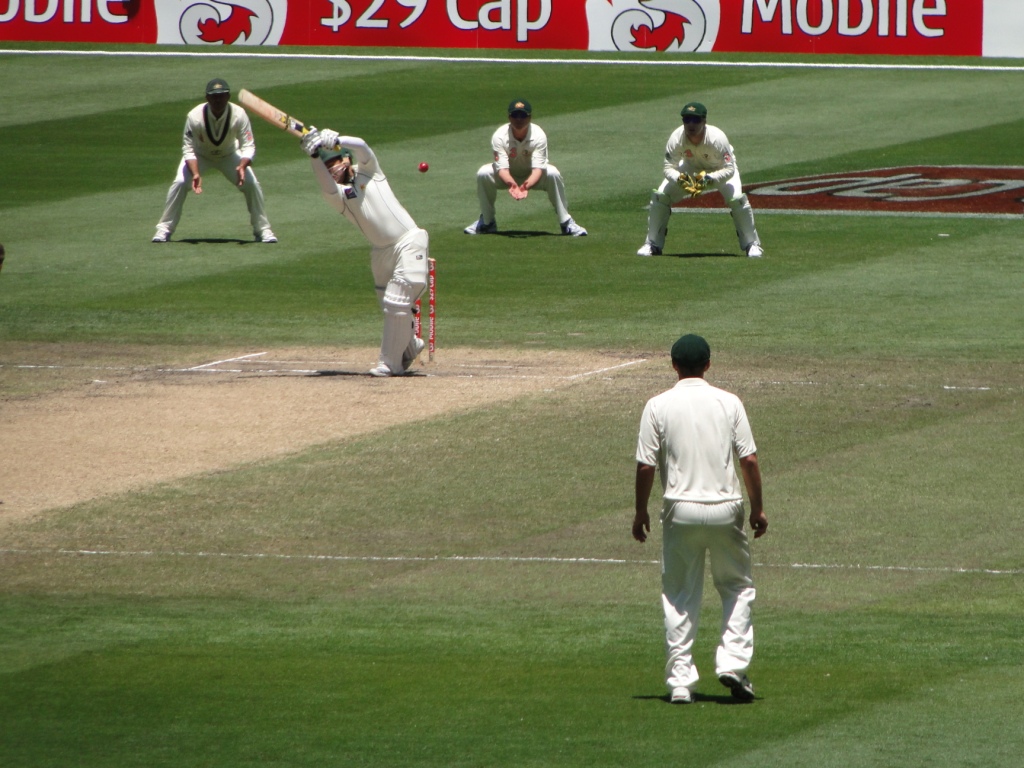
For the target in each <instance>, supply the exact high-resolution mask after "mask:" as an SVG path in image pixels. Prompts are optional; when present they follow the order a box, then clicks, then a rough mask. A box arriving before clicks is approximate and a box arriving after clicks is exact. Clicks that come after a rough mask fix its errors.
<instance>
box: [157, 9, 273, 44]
mask: <svg viewBox="0 0 1024 768" xmlns="http://www.w3.org/2000/svg"><path fill="white" fill-rule="evenodd" d="M154 6H155V8H156V20H157V40H156V41H157V43H161V44H165V43H166V44H185V45H277V44H278V43H279V42H280V40H281V34H282V33H283V32H284V25H285V18H286V16H287V14H288V0H162V2H159V3H154Z"/></svg>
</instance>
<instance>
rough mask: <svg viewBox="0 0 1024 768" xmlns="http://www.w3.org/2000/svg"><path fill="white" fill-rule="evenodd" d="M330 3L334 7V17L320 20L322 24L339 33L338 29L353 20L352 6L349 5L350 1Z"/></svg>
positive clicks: (343, 0)
mask: <svg viewBox="0 0 1024 768" xmlns="http://www.w3.org/2000/svg"><path fill="white" fill-rule="evenodd" d="M329 2H330V4H331V5H332V6H334V15H333V16H331V17H330V18H326V19H320V24H321V25H322V26H324V27H330V28H331V29H332V30H334V31H335V32H337V31H338V27H341V26H343V25H344V24H345V23H346V22H347V21H348V20H349V19H351V18H352V6H350V5H349V4H348V0H329Z"/></svg>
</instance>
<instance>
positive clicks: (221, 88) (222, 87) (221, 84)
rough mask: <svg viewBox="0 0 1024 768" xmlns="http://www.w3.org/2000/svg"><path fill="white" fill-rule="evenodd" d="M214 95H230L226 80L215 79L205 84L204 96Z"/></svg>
mask: <svg viewBox="0 0 1024 768" xmlns="http://www.w3.org/2000/svg"><path fill="white" fill-rule="evenodd" d="M215 93H231V88H230V87H229V86H228V82H227V80H223V79H222V78H219V77H215V78H213V80H211V81H210V82H208V83H207V84H206V95H207V96H213V95H214V94H215Z"/></svg>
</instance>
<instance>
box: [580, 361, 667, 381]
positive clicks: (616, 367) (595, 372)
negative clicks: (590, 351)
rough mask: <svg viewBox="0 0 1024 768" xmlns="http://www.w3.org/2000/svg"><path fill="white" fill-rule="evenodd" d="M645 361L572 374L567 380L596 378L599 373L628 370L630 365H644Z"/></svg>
mask: <svg viewBox="0 0 1024 768" xmlns="http://www.w3.org/2000/svg"><path fill="white" fill-rule="evenodd" d="M646 362H647V360H646V359H645V360H630V361H629V362H628V363H620V364H619V365H613V366H610V367H608V368H598V369H597V370H596V371H587V372H585V373H574V374H573V375H572V376H568V377H567V378H568V379H569V380H570V381H572V380H573V379H582V378H583V377H584V376H596V375H597V374H599V373H607V372H608V371H617V370H618V369H619V368H628V367H629V366H631V365H640V363H646Z"/></svg>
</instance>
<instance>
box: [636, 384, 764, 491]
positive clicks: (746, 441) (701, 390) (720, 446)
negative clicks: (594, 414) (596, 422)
mask: <svg viewBox="0 0 1024 768" xmlns="http://www.w3.org/2000/svg"><path fill="white" fill-rule="evenodd" d="M756 452H757V446H756V445H755V444H754V436H753V434H752V432H751V430H750V422H749V421H748V420H747V413H746V410H744V408H743V403H742V402H741V401H740V399H739V398H738V397H737V396H736V395H734V394H732V393H731V392H726V391H725V390H724V389H719V388H718V387H714V386H712V385H711V384H709V383H708V382H706V381H705V380H704V379H700V378H686V379H680V381H679V382H678V383H677V384H676V385H675V386H674V387H672V389H670V390H668V391H667V392H662V393H661V394H660V395H656V396H654V397H652V398H651V399H650V400H648V401H647V405H646V406H645V407H644V413H643V416H642V417H641V419H640V436H639V439H638V441H637V447H636V460H637V462H639V463H641V464H647V465H648V466H652V467H658V472H659V474H660V475H661V486H662V490H663V494H662V495H663V498H664V499H666V500H669V501H695V502H701V503H709V504H714V503H719V502H723V501H739V500H742V498H743V492H742V489H741V486H740V482H739V478H738V477H737V475H736V464H735V456H739V457H741V458H742V457H744V456H749V455H751V454H753V453H756Z"/></svg>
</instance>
